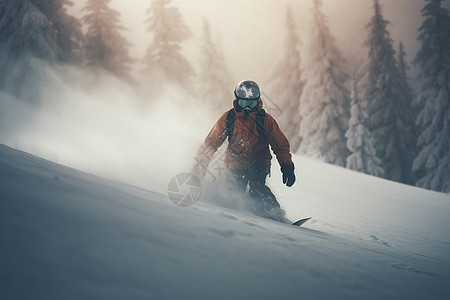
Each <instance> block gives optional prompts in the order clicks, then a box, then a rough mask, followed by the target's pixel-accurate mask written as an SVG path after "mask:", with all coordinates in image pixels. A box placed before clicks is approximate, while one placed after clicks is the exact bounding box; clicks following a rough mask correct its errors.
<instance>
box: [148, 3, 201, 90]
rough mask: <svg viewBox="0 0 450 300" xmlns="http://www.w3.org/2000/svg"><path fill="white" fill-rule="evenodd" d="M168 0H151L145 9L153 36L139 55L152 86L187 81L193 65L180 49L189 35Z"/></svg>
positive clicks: (191, 73) (175, 9) (189, 83)
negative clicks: (142, 57) (141, 56)
mask: <svg viewBox="0 0 450 300" xmlns="http://www.w3.org/2000/svg"><path fill="white" fill-rule="evenodd" d="M171 2H172V1H171V0H153V1H152V2H151V6H150V8H149V9H148V10H147V15H148V18H147V19H146V23H148V27H147V32H148V33H151V34H152V36H153V40H152V42H151V43H150V45H149V46H148V48H147V52H146V54H145V56H144V59H143V74H144V75H145V76H146V77H147V78H149V81H150V83H153V85H154V86H157V85H160V84H162V83H164V82H166V81H168V82H171V83H176V84H178V85H180V86H182V87H186V88H187V87H188V86H190V85H191V81H192V78H193V76H194V69H193V68H192V67H191V65H190V64H189V62H188V60H187V59H186V58H185V57H184V56H183V55H182V53H181V43H182V42H184V41H186V40H188V39H190V38H191V37H192V36H193V35H192V33H191V31H190V30H189V28H188V27H187V26H186V25H185V24H184V21H183V18H182V15H181V13H180V12H179V10H178V8H176V7H171V6H169V5H170V4H171Z"/></svg>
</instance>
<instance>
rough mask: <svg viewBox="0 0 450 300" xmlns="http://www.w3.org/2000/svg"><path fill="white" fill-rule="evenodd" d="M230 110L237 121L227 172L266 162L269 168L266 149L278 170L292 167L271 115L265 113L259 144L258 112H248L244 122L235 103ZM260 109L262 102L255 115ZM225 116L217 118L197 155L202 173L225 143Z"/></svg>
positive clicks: (286, 145)
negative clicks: (262, 134)
mask: <svg viewBox="0 0 450 300" xmlns="http://www.w3.org/2000/svg"><path fill="white" fill-rule="evenodd" d="M233 106H234V110H235V112H236V120H235V124H234V128H233V134H232V136H231V140H230V143H229V144H228V148H227V151H226V157H225V164H226V167H227V168H228V169H235V168H245V167H247V166H250V165H253V164H255V163H259V162H266V163H267V164H268V165H270V164H271V160H272V155H271V154H270V151H269V145H270V147H271V148H272V151H273V152H274V153H275V155H276V157H277V160H278V162H279V164H280V166H283V165H294V163H293V162H292V156H291V153H290V146H289V141H288V140H287V138H286V136H285V135H284V134H283V132H282V131H281V130H280V128H279V127H278V124H277V122H276V121H275V119H274V118H273V117H272V116H271V115H269V114H267V113H266V117H265V120H264V128H265V136H266V138H265V139H263V141H264V142H263V143H260V139H259V134H258V130H257V129H256V120H255V117H256V114H257V112H256V111H254V112H251V113H250V114H249V115H248V117H247V118H245V115H244V112H243V111H237V110H236V106H237V104H236V100H235V101H234V103H233ZM262 106H263V104H262V101H260V102H259V108H258V111H259V110H261V109H262ZM227 115H228V111H227V112H225V113H224V114H223V115H222V116H221V117H220V118H219V120H218V121H217V122H216V124H215V125H214V127H213V128H212V129H211V131H210V132H209V134H208V136H207V137H206V139H205V142H204V143H203V145H202V147H201V148H200V150H199V152H198V154H197V157H196V160H197V163H200V164H201V165H202V166H203V167H204V168H205V169H206V168H207V167H208V165H209V163H210V161H211V159H212V157H213V156H214V153H216V151H217V149H218V148H219V147H220V146H221V145H222V144H223V142H224V141H225V139H227V136H226V124H225V123H226V119H227Z"/></svg>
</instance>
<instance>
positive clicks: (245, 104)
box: [237, 99, 258, 109]
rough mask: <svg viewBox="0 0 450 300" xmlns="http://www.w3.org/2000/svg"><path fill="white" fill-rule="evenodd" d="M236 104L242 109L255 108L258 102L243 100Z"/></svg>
mask: <svg viewBox="0 0 450 300" xmlns="http://www.w3.org/2000/svg"><path fill="white" fill-rule="evenodd" d="M237 104H238V105H239V106H240V107H242V108H246V107H248V108H251V109H253V108H255V107H256V105H258V100H243V99H238V101H237Z"/></svg>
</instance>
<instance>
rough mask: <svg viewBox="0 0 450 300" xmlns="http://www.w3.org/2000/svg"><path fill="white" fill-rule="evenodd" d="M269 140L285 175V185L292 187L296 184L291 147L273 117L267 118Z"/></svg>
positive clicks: (268, 116)
mask: <svg viewBox="0 0 450 300" xmlns="http://www.w3.org/2000/svg"><path fill="white" fill-rule="evenodd" d="M266 130H267V138H268V142H269V144H270V147H271V148H272V151H273V153H275V156H276V157H277V160H278V163H279V164H280V166H281V172H282V173H283V183H285V184H286V185H287V186H289V187H290V186H292V185H293V184H294V183H295V174H294V163H293V162H292V155H291V146H290V145H289V141H288V139H287V138H286V136H285V135H284V133H283V132H282V131H281V129H280V127H279V126H278V123H277V122H276V121H275V119H274V118H273V117H272V116H271V115H269V114H268V115H267V118H266Z"/></svg>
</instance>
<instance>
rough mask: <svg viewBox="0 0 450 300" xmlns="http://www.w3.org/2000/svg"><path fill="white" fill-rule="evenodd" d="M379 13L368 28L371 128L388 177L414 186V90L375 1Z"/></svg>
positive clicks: (366, 94)
mask: <svg viewBox="0 0 450 300" xmlns="http://www.w3.org/2000/svg"><path fill="white" fill-rule="evenodd" d="M374 9H375V14H374V16H373V17H372V19H371V21H370V23H369V24H368V25H367V28H368V30H369V38H368V40H367V45H368V47H369V61H368V84H367V88H366V90H365V94H364V98H365V100H366V101H367V103H368V105H367V115H368V119H367V123H366V125H367V128H368V130H369V131H370V132H371V133H372V135H373V138H374V140H375V148H376V153H377V156H378V157H379V158H380V159H381V162H382V166H383V169H384V170H385V178H387V179H390V180H394V181H399V182H403V183H413V181H414V179H413V176H412V172H411V167H412V160H413V158H414V156H415V151H414V149H415V143H416V141H415V134H414V116H413V110H412V107H411V102H412V95H411V93H410V92H411V91H410V88H409V87H408V85H407V83H406V81H405V80H404V79H403V77H402V75H401V72H400V70H399V67H398V62H397V60H396V57H395V50H394V48H393V46H392V40H391V39H390V36H389V32H388V30H387V25H388V24H389V22H388V21H386V20H385V19H384V18H383V16H382V12H381V7H380V4H379V0H374Z"/></svg>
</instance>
